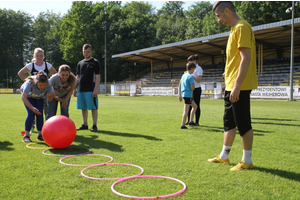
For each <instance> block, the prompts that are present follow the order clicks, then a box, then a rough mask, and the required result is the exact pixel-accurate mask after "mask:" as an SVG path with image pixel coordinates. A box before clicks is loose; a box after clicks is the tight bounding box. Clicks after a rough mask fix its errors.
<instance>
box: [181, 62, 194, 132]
mask: <svg viewBox="0 0 300 200" xmlns="http://www.w3.org/2000/svg"><path fill="white" fill-rule="evenodd" d="M186 68H187V72H186V73H184V74H183V75H182V77H181V80H180V83H179V91H180V93H179V101H180V102H181V101H182V98H183V99H184V107H183V115H182V123H181V129H187V127H186V126H185V121H186V118H187V115H188V113H189V109H190V106H192V107H193V108H192V110H191V115H190V120H193V118H194V114H195V111H196V109H197V105H196V103H195V101H194V100H193V90H194V89H195V82H194V76H193V75H192V74H193V73H194V71H195V69H196V65H195V63H192V62H189V63H187V65H186ZM193 123H194V122H193V121H190V122H189V124H193Z"/></svg>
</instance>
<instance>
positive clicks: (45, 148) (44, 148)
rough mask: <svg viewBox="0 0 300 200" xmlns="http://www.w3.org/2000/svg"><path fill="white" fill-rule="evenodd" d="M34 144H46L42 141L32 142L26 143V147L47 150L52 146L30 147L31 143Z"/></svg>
mask: <svg viewBox="0 0 300 200" xmlns="http://www.w3.org/2000/svg"><path fill="white" fill-rule="evenodd" d="M34 144H46V143H44V142H32V143H29V144H27V145H26V147H27V148H29V149H38V150H49V149H53V148H52V147H31V145H34Z"/></svg>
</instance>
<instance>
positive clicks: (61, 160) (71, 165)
mask: <svg viewBox="0 0 300 200" xmlns="http://www.w3.org/2000/svg"><path fill="white" fill-rule="evenodd" d="M85 155H86V156H103V157H107V158H110V161H108V162H105V163H100V164H92V165H101V164H106V163H111V162H112V161H113V160H114V159H113V158H112V157H110V156H107V155H102V154H83V155H71V156H65V157H63V158H61V159H60V160H59V162H60V163H61V164H63V165H67V166H70V167H86V166H91V165H76V164H68V163H64V162H63V160H64V159H66V158H70V157H75V156H85Z"/></svg>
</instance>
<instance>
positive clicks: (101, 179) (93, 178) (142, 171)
mask: <svg viewBox="0 0 300 200" xmlns="http://www.w3.org/2000/svg"><path fill="white" fill-rule="evenodd" d="M104 165H126V166H131V167H136V168H139V169H140V170H141V172H140V173H139V174H137V175H134V176H128V177H122V178H95V177H90V176H87V175H85V174H84V173H83V172H84V171H85V170H87V169H90V168H92V167H101V166H104ZM143 173H144V169H143V168H141V167H140V166H137V165H133V164H127V163H104V164H100V165H91V166H88V167H86V168H84V169H83V170H81V175H82V176H83V177H85V178H88V179H91V180H100V181H104V180H119V179H123V178H129V177H135V176H139V175H141V174H143Z"/></svg>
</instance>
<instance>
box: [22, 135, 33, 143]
mask: <svg viewBox="0 0 300 200" xmlns="http://www.w3.org/2000/svg"><path fill="white" fill-rule="evenodd" d="M22 141H23V142H25V143H28V142H32V141H31V139H30V137H29V136H24V137H23V140H22Z"/></svg>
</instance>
